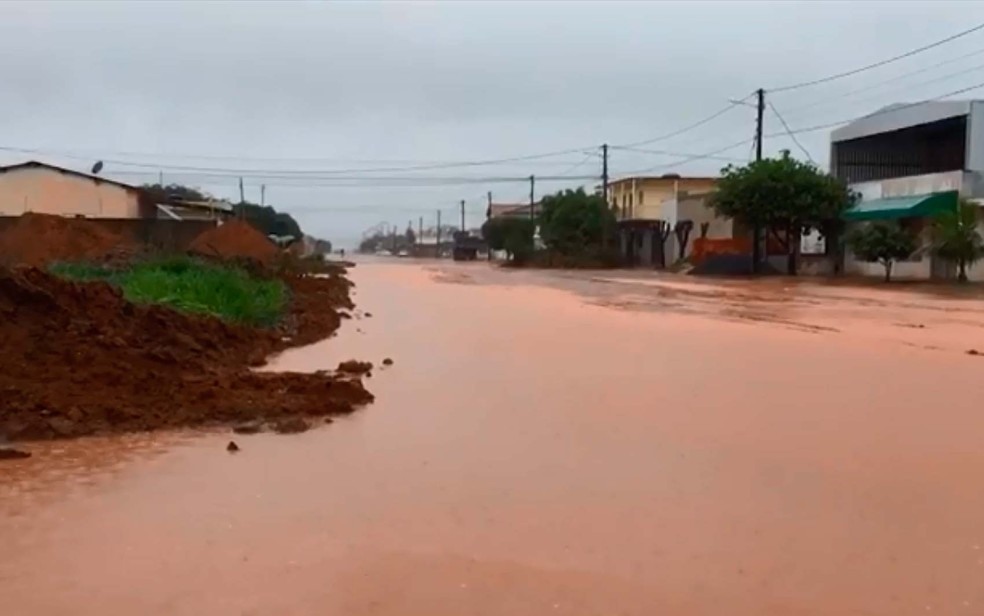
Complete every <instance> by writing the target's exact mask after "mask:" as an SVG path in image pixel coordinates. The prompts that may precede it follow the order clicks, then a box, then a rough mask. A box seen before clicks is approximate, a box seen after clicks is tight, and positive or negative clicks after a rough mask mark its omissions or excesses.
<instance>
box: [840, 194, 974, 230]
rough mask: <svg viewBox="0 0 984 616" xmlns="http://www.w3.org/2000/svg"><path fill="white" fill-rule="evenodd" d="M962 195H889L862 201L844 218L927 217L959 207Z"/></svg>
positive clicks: (851, 219)
mask: <svg viewBox="0 0 984 616" xmlns="http://www.w3.org/2000/svg"><path fill="white" fill-rule="evenodd" d="M959 200H960V197H959V194H958V193H957V191H955V190H948V191H946V192H937V193H929V194H925V195H912V196H910V197H889V198H887V199H871V200H869V201H861V202H859V203H858V204H856V205H855V206H854V207H853V208H851V209H850V210H848V211H847V212H845V213H844V220H848V221H852V222H854V221H862V220H898V219H899V218H925V217H929V216H934V215H936V214H938V213H940V212H944V211H947V210H951V211H954V210H956V209H957V203H958V202H959Z"/></svg>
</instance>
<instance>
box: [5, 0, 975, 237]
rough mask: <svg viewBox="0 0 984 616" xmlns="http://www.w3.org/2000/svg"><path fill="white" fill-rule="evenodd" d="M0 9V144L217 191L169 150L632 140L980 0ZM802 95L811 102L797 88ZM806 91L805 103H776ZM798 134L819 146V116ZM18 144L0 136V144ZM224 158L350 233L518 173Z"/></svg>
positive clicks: (510, 149)
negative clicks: (341, 177) (372, 174)
mask: <svg viewBox="0 0 984 616" xmlns="http://www.w3.org/2000/svg"><path fill="white" fill-rule="evenodd" d="M889 6H890V9H891V10H889ZM2 11H3V16H2V18H0V74H2V78H3V96H0V114H2V117H3V118H4V122H3V124H4V130H3V131H2V133H0V134H3V137H2V138H0V146H6V147H10V146H16V147H26V148H36V149H39V150H42V151H44V152H45V154H46V155H45V156H44V158H46V159H51V160H54V161H56V162H62V163H65V164H69V165H72V166H76V167H80V166H86V165H87V164H88V161H89V160H90V159H94V158H96V157H101V158H107V159H120V160H130V161H133V160H142V161H145V162H148V163H156V164H159V165H160V166H161V167H163V170H164V173H165V176H166V178H168V179H174V180H183V181H187V182H189V183H193V184H198V185H201V186H203V187H205V188H207V189H209V190H212V191H213V192H215V193H217V194H221V195H224V196H230V197H231V196H234V195H236V194H237V189H236V184H237V180H236V179H235V178H234V177H223V178H208V177H204V176H201V175H195V174H191V173H182V172H178V171H175V170H171V169H170V168H169V166H173V165H188V166H201V167H228V168H232V169H245V168H251V169H256V168H262V169H271V170H273V169H297V168H308V169H326V168H351V167H356V166H362V165H364V166H391V164H387V163H385V162H352V161H392V160H397V161H400V160H402V161H444V160H476V159H488V158H498V157H507V156H512V155H522V154H527V153H536V152H544V151H552V150H558V149H566V148H582V147H589V146H594V145H598V144H600V143H602V142H609V143H625V142H631V141H638V140H642V139H645V138H647V137H652V136H656V135H660V134H664V133H667V132H670V131H672V130H674V129H676V128H679V127H681V126H684V125H686V124H688V123H691V122H693V121H695V120H698V119H700V118H701V117H704V116H706V115H709V114H711V113H713V112H714V111H716V110H717V109H720V108H722V107H723V106H724V105H726V104H727V101H728V99H730V98H734V97H741V96H744V95H746V94H747V93H749V92H751V91H752V90H753V89H754V88H756V87H766V88H769V87H771V86H776V85H782V84H784V83H790V82H797V81H801V80H804V79H809V78H812V77H816V76H820V75H824V74H828V73H832V72H837V71H840V70H844V69H848V68H852V67H855V66H859V65H863V64H866V63H869V62H872V61H876V60H879V59H882V58H884V57H888V56H891V55H894V54H896V53H899V52H902V51H905V50H907V49H910V48H912V47H916V46H919V45H921V44H924V43H927V42H930V41H932V40H936V39H939V38H943V37H944V36H947V35H949V34H952V33H954V32H957V31H959V30H961V29H965V28H967V27H969V25H971V24H972V23H973V22H975V21H977V20H980V15H984V11H981V10H980V5H975V4H966V3H957V4H952V5H949V6H948V5H946V4H945V3H941V2H905V3H893V4H891V5H887V4H885V3H870V4H860V3H837V2H829V3H752V4H749V3H697V2H694V3H642V2H639V3H618V2H605V3H601V2H598V3H592V2H542V3H531V2H526V3H518V2H517V3H512V2H495V3H471V2H468V3H460V2H459V3H451V2H442V3H426V4H415V3H408V2H394V3H354V2H353V3H330V4H329V3H289V2H278V3H253V2H249V3H235V4H234V3H203V2H197V3H178V2H161V3H83V2H77V3H55V4H44V3H34V2H32V3H5V4H4V5H3V7H2ZM975 14H976V16H975ZM978 48H980V49H981V50H984V35H977V34H975V35H972V36H969V37H966V38H965V39H961V40H959V41H955V42H953V43H951V44H948V45H944V46H941V47H940V48H938V49H934V50H932V51H930V52H926V53H925V54H920V55H919V56H916V57H914V58H911V59H908V60H906V61H903V62H899V63H896V64H893V65H890V66H886V67H884V68H882V69H879V70H878V71H871V72H869V73H865V74H862V75H858V76H856V77H852V78H850V79H844V80H841V81H838V82H833V83H831V84H826V85H824V86H818V87H816V88H809V89H803V90H799V91H792V92H788V93H781V94H776V95H775V96H774V97H771V98H770V100H772V101H773V102H774V103H775V105H776V107H777V108H778V109H779V110H780V111H781V112H783V113H785V112H784V111H783V110H785V109H789V110H790V111H789V113H788V114H787V120H788V121H789V123H790V124H791V125H792V126H794V127H799V126H809V125H813V124H818V123H823V122H829V121H833V120H837V119H841V118H849V117H852V116H855V115H860V114H862V113H866V112H869V111H871V110H873V109H875V108H877V107H880V106H881V105H882V104H886V103H889V102H893V101H896V100H915V99H918V98H922V97H925V96H933V95H936V94H939V93H942V92H946V91H948V90H951V89H957V88H959V87H962V86H966V85H969V84H973V83H977V82H978V81H982V82H984V70H982V71H980V72H977V73H975V72H969V73H968V74H965V75H963V76H957V77H954V78H953V79H952V80H946V81H943V82H939V83H935V84H932V85H926V86H921V85H920V84H921V82H922V81H927V80H930V79H932V78H933V77H938V76H939V75H942V74H945V73H946V72H951V71H958V70H960V69H961V68H972V67H974V66H975V65H977V64H981V63H984V53H982V54H981V55H977V56H972V57H968V58H967V59H966V60H965V61H960V62H954V63H953V64H952V65H951V66H949V67H947V68H946V69H939V70H937V71H928V72H925V73H923V74H920V75H918V76H913V77H912V78H911V79H904V80H899V81H898V82H897V83H896V84H894V86H893V87H888V86H886V87H885V88H883V89H879V90H872V91H871V92H870V93H868V94H865V95H864V96H862V95H860V94H859V95H858V96H856V97H842V95H843V94H844V93H847V92H850V91H852V90H856V89H858V88H863V87H866V85H870V84H872V83H875V82H877V81H879V80H884V79H886V78H889V77H892V76H894V75H901V74H904V73H906V72H909V71H913V70H916V69H919V68H922V67H926V66H928V65H931V64H933V63H937V62H940V61H943V60H947V59H948V58H954V57H956V56H959V55H961V54H968V53H970V52H972V51H975V50H977V49H978ZM824 99H831V100H830V102H828V103H827V104H822V105H821V104H816V103H819V102H822V101H823V100H824ZM855 100H856V102H853V101H855ZM809 104H814V105H815V106H814V107H812V108H809V109H805V110H802V111H801V112H799V113H796V111H795V108H796V107H800V106H803V105H809ZM753 122H754V112H753V110H752V109H750V108H744V107H741V108H737V109H735V110H733V111H731V112H729V113H728V114H727V115H725V116H722V118H720V119H719V120H717V121H715V122H713V123H710V124H708V125H706V126H704V127H701V128H700V129H698V130H694V131H692V132H689V133H686V134H684V135H680V136H679V137H675V138H673V139H670V140H666V141H662V142H659V143H654V144H653V145H652V148H654V149H663V150H671V151H681V152H694V153H700V152H707V151H710V150H713V149H717V148H720V147H722V146H724V145H727V144H728V143H732V142H735V141H738V140H741V139H751V136H752V130H753ZM767 123H768V126H767V131H768V132H773V131H776V130H781V126H780V125H779V123H778V122H777V121H776V119H775V118H774V117H769V116H767ZM801 141H802V142H803V144H804V145H805V146H806V147H807V149H808V150H810V152H811V153H812V154H813V156H814V157H815V158H817V159H818V161H819V162H825V160H826V150H827V147H826V143H827V132H826V131H821V132H818V133H809V134H804V135H802V137H801ZM766 146H767V148H766V149H767V151H768V152H773V153H774V152H776V151H778V150H779V149H780V148H787V147H788V148H795V146H793V145H792V142H791V141H790V140H789V139H788V138H773V139H770V140H769V141H768V142H767V143H766ZM748 151H749V149H748V147H747V146H743V147H738V148H735V149H734V150H731V151H729V152H726V153H724V155H726V156H734V157H739V158H740V157H743V156H747V154H748ZM794 151H795V150H794ZM64 153H70V154H73V155H74V156H76V158H67V157H65V156H64ZM119 153H129V154H127V155H126V156H122V155H120V154H119ZM132 153H147V154H148V156H142V157H137V156H135V155H134V154H132ZM25 156H26V155H25V154H22V153H13V152H8V153H7V154H5V155H4V160H10V161H13V160H20V159H23V158H24V157H25ZM195 157H228V158H221V159H213V158H195ZM245 159H262V160H245ZM278 159H280V160H278ZM287 159H289V160H287ZM297 159H319V160H317V161H308V162H303V161H299V160H297ZM582 160H584V161H585V162H584V164H582V165H581V166H580V167H578V168H577V169H576V170H575V172H576V173H593V172H597V169H598V163H597V161H596V160H594V159H586V158H585V157H584V156H582V155H580V154H567V155H563V156H558V157H557V158H556V159H552V160H550V159H547V160H543V161H530V162H527V163H522V164H519V163H516V164H509V165H497V166H490V167H487V168H475V169H449V170H442V171H434V172H432V173H433V174H436V175H441V176H456V177H457V176H463V175H469V176H509V177H513V176H515V177H520V176H527V175H529V174H530V173H535V174H538V175H548V174H550V173H555V174H556V173H560V172H562V171H564V170H565V169H569V168H572V167H574V166H575V165H576V164H577V163H578V162H579V161H582ZM677 160H679V158H673V157H665V156H662V157H661V156H656V155H645V154H638V153H630V152H625V151H616V152H613V159H612V167H613V170H614V172H615V173H616V174H618V173H625V172H629V171H634V170H639V169H644V168H648V167H655V166H657V165H659V164H661V163H663V164H666V163H672V162H675V161H677ZM722 164H723V163H722V161H719V160H714V161H706V160H705V161H694V162H692V163H689V164H687V165H684V166H681V167H679V168H677V169H674V170H676V171H679V172H681V173H687V172H694V173H707V172H713V171H715V170H716V169H717V168H719V167H720V166H721V165H722ZM132 171H134V169H133V168H127V167H124V166H121V165H118V164H113V163H111V164H108V165H107V173H120V176H119V177H121V178H124V179H127V180H131V181H144V180H151V179H154V178H156V176H157V172H156V170H155V169H150V170H149V173H148V174H147V175H145V176H139V175H134V174H132V173H130V172H132ZM657 172H658V170H657ZM233 175H235V174H233ZM243 175H244V176H245V179H246V183H247V186H248V188H249V190H250V196H251V197H252V198H258V188H257V186H258V185H259V184H260V183H264V182H265V183H266V184H268V190H267V195H268V200H269V201H271V202H273V203H275V204H276V205H278V206H279V207H282V208H284V209H287V210H288V211H291V212H293V213H295V214H296V215H297V216H298V218H299V219H300V220H301V222H302V224H304V225H306V226H307V227H308V228H309V229H310V230H311V231H313V232H315V233H318V234H322V235H326V236H328V237H331V238H334V239H343V238H352V237H355V236H357V234H358V232H359V231H360V230H361V229H363V228H365V227H367V226H369V225H371V224H374V223H376V222H378V221H380V220H387V219H389V220H392V222H394V223H397V224H400V225H401V226H402V225H404V224H406V220H408V219H409V218H414V219H416V217H417V216H419V215H421V214H426V215H427V216H429V217H431V218H432V217H433V214H432V212H433V210H435V209H436V208H439V207H444V208H448V210H447V215H449V216H450V212H451V209H452V208H453V207H454V204H455V203H457V201H458V200H459V199H460V198H466V199H468V201H469V210H470V212H471V213H472V214H474V215H477V214H478V213H480V212H481V211H483V205H482V204H481V197H482V195H483V194H484V193H485V191H486V190H488V189H491V190H493V191H494V192H495V194H496V195H497V198H498V197H500V196H501V198H503V199H515V200H520V199H524V198H525V194H526V186H525V185H524V184H523V183H522V182H519V181H517V182H514V183H511V184H494V185H483V184H469V185H465V186H441V187H429V188H419V187H406V188H394V187H378V186H376V187H372V186H360V187H355V188H352V187H348V188H346V187H339V186H337V184H338V183H337V182H335V183H331V184H335V185H331V186H329V185H326V184H329V182H324V181H321V182H320V184H322V185H317V186H315V185H313V184H315V182H313V181H308V182H299V181H289V182H288V181H284V180H277V179H264V178H261V177H251V176H250V174H248V173H244V174H243ZM391 175H393V174H391ZM400 175H406V174H405V173H403V174H400ZM587 183H588V184H590V183H591V182H590V181H587ZM544 184H545V183H544ZM560 186H562V184H545V185H544V188H545V189H555V188H558V187H560Z"/></svg>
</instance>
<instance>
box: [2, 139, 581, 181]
mask: <svg viewBox="0 0 984 616" xmlns="http://www.w3.org/2000/svg"><path fill="white" fill-rule="evenodd" d="M592 149H593V148H570V149H567V150H557V151H554V152H544V153H540V154H528V155H525V156H513V157H509V158H496V159H487V160H469V161H459V162H446V163H433V164H426V165H410V166H393V167H375V168H363V167H357V168H351V169H301V170H298V169H293V170H292V169H238V168H231V167H203V166H198V165H173V164H159V163H149V162H137V161H127V160H119V159H112V158H103V159H102V160H103V161H104V162H105V163H109V164H113V165H121V166H124V167H137V168H145V169H153V170H154V171H155V172H156V171H158V170H161V169H163V170H165V171H167V170H170V171H200V172H213V173H233V174H236V175H260V174H270V173H276V174H282V175H288V174H289V175H296V176H299V177H302V176H307V175H335V174H344V173H387V172H402V171H429V170H438V169H454V168H461V167H480V166H486V165H499V164H505V163H511V162H525V161H531V160H539V159H543V158H552V157H555V156H561V155H564V154H575V153H584V152H586V151H589V150H592ZM0 151H6V152H17V153H23V154H49V155H55V156H63V157H65V158H72V159H82V160H91V157H80V156H76V155H71V154H66V153H59V152H58V151H56V150H41V149H35V148H21V147H14V146H0Z"/></svg>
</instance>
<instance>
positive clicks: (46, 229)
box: [0, 213, 133, 267]
mask: <svg viewBox="0 0 984 616" xmlns="http://www.w3.org/2000/svg"><path fill="white" fill-rule="evenodd" d="M132 251H133V247H132V246H130V244H129V243H128V242H126V241H124V239H123V238H122V237H121V236H119V235H116V234H114V233H112V232H111V231H109V230H107V229H105V228H104V227H102V226H100V225H99V224H97V223H95V222H92V221H91V220H86V219H84V218H66V217H64V216H54V215H51V214H33V213H28V214H24V215H22V216H20V217H19V218H18V219H17V222H15V223H14V224H13V225H12V226H11V227H9V228H7V229H6V230H4V231H3V233H2V234H0V265H7V266H13V265H27V266H32V267H43V266H45V265H48V264H50V263H55V262H58V261H105V260H107V259H111V258H113V257H114V255H116V254H118V253H123V254H126V253H131V252H132Z"/></svg>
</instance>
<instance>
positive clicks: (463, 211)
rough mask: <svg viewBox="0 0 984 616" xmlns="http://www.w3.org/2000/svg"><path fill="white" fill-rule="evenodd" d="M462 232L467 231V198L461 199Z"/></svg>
mask: <svg viewBox="0 0 984 616" xmlns="http://www.w3.org/2000/svg"><path fill="white" fill-rule="evenodd" d="M461 232H462V233H464V232H465V200H464V199H462V200H461Z"/></svg>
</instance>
